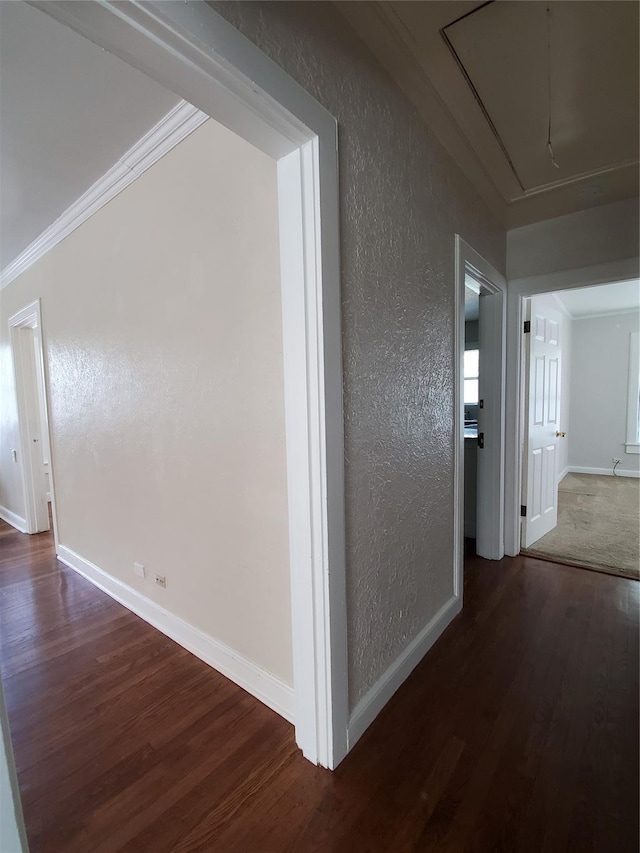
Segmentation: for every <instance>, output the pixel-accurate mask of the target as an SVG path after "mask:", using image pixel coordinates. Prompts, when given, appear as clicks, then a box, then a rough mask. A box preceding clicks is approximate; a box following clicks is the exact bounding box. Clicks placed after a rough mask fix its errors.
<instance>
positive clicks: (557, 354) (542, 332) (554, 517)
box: [522, 303, 562, 548]
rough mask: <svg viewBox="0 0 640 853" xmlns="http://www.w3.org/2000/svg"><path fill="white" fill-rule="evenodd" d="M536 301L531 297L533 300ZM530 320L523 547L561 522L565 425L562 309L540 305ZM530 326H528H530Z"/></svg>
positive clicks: (527, 357)
mask: <svg viewBox="0 0 640 853" xmlns="http://www.w3.org/2000/svg"><path fill="white" fill-rule="evenodd" d="M530 306H531V303H530ZM527 314H528V316H530V320H528V325H527V324H525V352H526V371H527V386H526V397H525V407H526V413H527V420H526V424H527V426H526V430H525V446H524V454H523V495H525V496H526V497H525V501H524V507H525V509H524V513H523V514H524V519H523V524H522V547H524V548H528V547H529V546H530V545H532V544H533V543H534V542H536V541H537V540H538V539H540V537H541V536H544V535H545V533H548V532H549V531H550V530H553V528H554V527H555V526H556V524H557V523H558V481H557V456H558V454H557V444H558V439H559V438H561V437H562V434H561V433H560V432H559V431H558V430H559V425H560V393H561V388H560V377H561V366H562V365H561V357H562V350H561V346H562V341H561V340H560V329H561V314H560V312H559V311H558V312H555V311H553V310H552V309H549V308H544V310H540V309H539V308H537V307H536V306H533V307H530V308H529V309H528V311H527ZM527 329H528V331H527Z"/></svg>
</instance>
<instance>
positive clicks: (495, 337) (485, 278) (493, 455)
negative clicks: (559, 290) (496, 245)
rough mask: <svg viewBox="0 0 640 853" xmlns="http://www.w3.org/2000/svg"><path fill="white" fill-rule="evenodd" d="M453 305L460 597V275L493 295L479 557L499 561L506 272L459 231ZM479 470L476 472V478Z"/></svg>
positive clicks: (486, 348)
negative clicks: (482, 536)
mask: <svg viewBox="0 0 640 853" xmlns="http://www.w3.org/2000/svg"><path fill="white" fill-rule="evenodd" d="M455 264H456V303H455V386H456V387H455V400H456V404H455V413H454V428H455V436H456V443H455V453H454V472H455V473H454V518H455V525H454V527H455V530H454V536H455V542H454V561H455V565H456V572H455V575H456V584H455V590H454V592H455V595H459V596H460V597H462V584H463V568H464V382H463V381H462V368H463V364H464V287H465V285H464V278H465V273H468V274H470V275H472V276H473V277H474V278H475V279H476V280H477V281H479V282H480V284H481V286H482V289H483V291H484V292H485V293H488V294H491V297H490V299H489V300H488V302H487V303H486V306H487V313H488V316H487V324H488V326H489V327H490V328H491V330H492V335H491V337H490V338H489V340H487V341H484V342H483V343H482V344H481V346H482V348H483V365H484V373H485V375H484V377H483V378H482V377H481V381H482V382H483V383H484V384H485V387H487V386H488V387H490V388H492V389H495V392H496V393H493V394H490V395H488V396H487V405H485V407H484V409H483V422H484V423H483V426H484V429H483V431H484V432H485V446H484V449H483V451H482V452H483V453H484V454H485V460H484V461H485V464H484V466H483V472H482V473H483V476H484V477H485V483H484V486H485V488H486V490H487V497H488V500H487V501H486V505H484V506H483V508H482V512H483V513H485V515H484V517H483V520H482V526H483V528H484V529H485V530H486V531H487V536H486V539H485V540H484V541H483V551H484V554H483V556H486V557H487V558H488V559H492V560H499V559H501V558H502V557H503V556H504V527H503V522H504V432H505V427H504V411H505V409H504V406H505V317H506V281H505V279H504V276H502V275H500V273H499V272H498V271H497V270H496V269H495V268H494V267H492V266H491V264H490V263H488V261H485V259H484V258H483V257H482V256H481V255H479V254H478V253H477V252H476V251H475V250H474V249H472V248H471V246H469V244H468V243H466V242H465V241H464V240H463V239H462V238H461V237H460V236H459V235H458V234H456V239H455ZM480 473H481V472H480V471H479V472H478V474H479V476H480Z"/></svg>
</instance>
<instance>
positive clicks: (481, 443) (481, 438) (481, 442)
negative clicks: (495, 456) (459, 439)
mask: <svg viewBox="0 0 640 853" xmlns="http://www.w3.org/2000/svg"><path fill="white" fill-rule="evenodd" d="M478 447H479V448H480V449H482V448H483V447H484V433H483V432H479V433H478Z"/></svg>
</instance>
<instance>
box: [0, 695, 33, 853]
mask: <svg viewBox="0 0 640 853" xmlns="http://www.w3.org/2000/svg"><path fill="white" fill-rule="evenodd" d="M28 849H29V847H28V844H27V837H26V833H25V829H24V819H23V817H22V806H21V804H20V791H19V788H18V779H17V777H16V769H15V763H14V760H13V749H12V746H11V733H10V731H9V718H8V717H7V709H6V707H5V703H4V692H3V689H2V682H1V681H0V851H1V852H2V853H27V851H28Z"/></svg>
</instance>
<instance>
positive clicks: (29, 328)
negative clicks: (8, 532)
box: [9, 302, 50, 533]
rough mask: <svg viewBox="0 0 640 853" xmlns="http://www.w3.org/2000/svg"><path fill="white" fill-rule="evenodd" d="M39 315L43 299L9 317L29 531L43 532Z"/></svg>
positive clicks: (45, 503)
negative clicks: (40, 303) (40, 302)
mask: <svg viewBox="0 0 640 853" xmlns="http://www.w3.org/2000/svg"><path fill="white" fill-rule="evenodd" d="M39 316H40V308H39V303H38V302H34V303H32V304H31V305H28V306H27V307H26V308H24V309H23V310H22V311H19V312H18V313H17V314H15V315H14V316H13V317H11V318H10V320H9V328H10V330H11V348H12V353H13V368H14V375H15V383H16V392H17V404H18V425H19V430H20V462H21V467H22V481H23V490H24V501H25V516H26V521H27V533H41V532H42V531H44V530H49V527H50V524H49V504H48V487H47V480H46V476H45V464H44V463H45V457H44V454H45V447H44V442H43V433H44V432H45V425H44V424H43V422H42V419H43V417H44V416H45V411H46V403H45V401H44V400H41V399H40V396H39V392H40V389H42V393H43V394H44V380H43V378H42V377H41V378H40V380H39V379H38V372H39V371H40V372H41V371H42V339H41V335H40V323H39Z"/></svg>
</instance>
